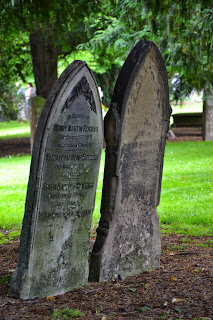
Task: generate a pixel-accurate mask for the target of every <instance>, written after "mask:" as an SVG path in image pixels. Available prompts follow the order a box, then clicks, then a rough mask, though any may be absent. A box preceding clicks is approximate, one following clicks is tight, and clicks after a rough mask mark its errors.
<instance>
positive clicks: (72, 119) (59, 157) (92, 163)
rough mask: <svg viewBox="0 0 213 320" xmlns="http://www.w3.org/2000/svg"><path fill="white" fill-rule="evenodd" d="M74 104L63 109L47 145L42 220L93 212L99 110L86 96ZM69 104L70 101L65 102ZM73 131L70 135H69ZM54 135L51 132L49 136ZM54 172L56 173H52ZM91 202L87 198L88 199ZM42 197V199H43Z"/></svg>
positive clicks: (76, 217) (97, 157)
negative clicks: (90, 199)
mask: <svg viewBox="0 0 213 320" xmlns="http://www.w3.org/2000/svg"><path fill="white" fill-rule="evenodd" d="M71 100H72V106H70V107H69V108H65V107H64V108H63V113H61V115H60V116H59V119H58V121H57V123H55V124H54V126H53V128H52V136H54V139H53V140H52V141H50V143H49V144H48V147H47V150H46V155H45V159H44V161H45V164H44V170H45V172H46V173H45V174H44V179H43V181H42V186H41V189H42V193H41V198H42V197H44V198H45V199H46V200H45V201H41V202H40V203H41V208H40V210H39V216H40V217H41V218H42V219H45V218H50V217H52V218H54V219H56V218H57V217H60V218H61V217H64V218H66V217H68V216H69V217H70V218H71V219H72V220H76V219H78V218H79V217H81V216H84V215H90V214H91V213H92V211H93V205H94V201H93V193H94V188H96V186H94V182H93V172H94V170H96V167H97V166H96V163H97V165H98V164H99V157H100V152H97V148H96V141H97V139H96V135H98V134H99V130H100V129H99V127H98V126H97V125H96V117H97V115H96V113H95V112H91V108H90V105H89V106H87V108H84V110H83V111H84V112H79V111H80V110H81V109H82V105H83V103H82V102H84V105H85V104H86V105H87V104H88V101H87V100H86V99H84V96H78V97H77V98H76V100H75V101H73V99H71ZM66 103H67V102H66ZM70 133H71V134H70ZM50 136H51V135H50ZM51 172H54V174H53V175H52V174H51ZM90 196H91V198H92V201H89V202H88V201H85V198H87V199H88V197H90ZM41 200H42V199H41Z"/></svg>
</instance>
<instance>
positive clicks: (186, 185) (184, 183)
mask: <svg viewBox="0 0 213 320" xmlns="http://www.w3.org/2000/svg"><path fill="white" fill-rule="evenodd" d="M158 213H159V216H160V224H161V227H162V228H163V229H164V230H167V231H169V232H179V233H180V232H181V233H187V234H189V235H195V234H196V235H207V234H208V235H213V142H212V141H199V142H179V143H167V145H166V150H165V159H164V171H163V181H162V189H161V202H160V206H159V207H158Z"/></svg>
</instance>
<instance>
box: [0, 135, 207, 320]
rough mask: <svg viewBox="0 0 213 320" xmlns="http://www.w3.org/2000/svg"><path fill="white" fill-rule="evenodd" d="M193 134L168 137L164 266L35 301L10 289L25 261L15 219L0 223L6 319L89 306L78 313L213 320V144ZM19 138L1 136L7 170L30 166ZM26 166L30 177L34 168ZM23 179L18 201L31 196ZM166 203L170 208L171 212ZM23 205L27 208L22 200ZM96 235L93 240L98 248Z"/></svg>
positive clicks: (0, 302) (62, 314)
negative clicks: (13, 225) (16, 296)
mask: <svg viewBox="0 0 213 320" xmlns="http://www.w3.org/2000/svg"><path fill="white" fill-rule="evenodd" d="M193 137H194V138H193V139H192V138H191V136H189V135H185V136H183V138H182V139H181V138H180V137H177V139H176V142H177V141H180V140H184V141H186V140H189V139H190V140H194V141H195V142H178V143H170V142H169V143H167V147H166V155H165V165H164V178H163V185H162V196H161V204H160V206H159V208H158V212H159V215H160V221H161V234H162V254H161V266H160V268H159V269H156V270H154V271H149V272H145V273H143V274H141V275H139V276H136V277H129V278H127V279H125V280H122V281H118V280H117V279H115V280H114V281H109V282H106V283H90V284H89V286H87V287H81V288H78V289H75V290H73V291H72V292H68V293H66V294H64V295H59V296H56V297H46V298H44V299H34V300H28V301H23V300H17V299H13V298H11V297H10V295H9V288H10V282H11V277H12V274H13V272H14V269H15V267H16V262H17V253H18V246H19V237H18V236H17V235H18V234H19V230H18V229H17V228H13V229H10V227H9V225H11V222H9V223H8V226H6V225H4V226H3V228H1V230H0V232H1V233H0V236H1V239H0V240H2V243H1V244H0V266H1V267H0V319H5V320H6V319H7V320H12V319H71V318H72V317H71V314H74V312H72V311H71V310H77V309H79V310H80V311H81V313H80V312H76V316H74V315H73V317H77V318H78V319H102V320H104V319H194V320H195V319H197V320H198V319H206V320H207V319H213V304H212V301H213V259H212V257H213V232H212V207H213V205H212V200H211V198H212V197H211V193H212V191H213V185H212V147H213V144H212V142H202V141H197V140H201V138H200V136H199V135H198V134H197V135H193ZM13 139H15V140H13ZM16 139H17V138H14V137H13V138H12V140H13V142H12V140H11V141H10V144H8V143H7V142H8V141H7V142H6V140H4V142H3V140H2V141H0V144H1V152H4V153H1V156H3V157H2V158H1V159H0V160H1V161H3V162H1V163H2V164H3V166H1V173H2V168H4V170H3V171H4V172H5V171H6V173H7V174H8V175H9V174H11V171H9V172H8V171H7V170H9V169H8V168H10V165H11V164H12V161H13V160H15V159H16V160H17V159H19V160H20V162H17V165H16V167H15V171H16V172H19V171H20V172H21V169H22V170H23V168H24V164H23V162H26V161H27V168H28V170H29V162H30V156H29V152H30V147H29V140H28V138H22V139H24V140H16ZM14 142H15V145H14ZM3 145H4V146H5V148H4V147H3V148H2V146H3ZM6 145H7V146H6ZM17 146H18V147H17ZM22 146H23V147H22ZM204 146H205V147H204ZM22 154H25V156H21V155H22ZM178 154H179V155H178ZM6 155H7V157H5V156H6ZM12 155H19V156H18V157H13V156H12ZM5 161H6V163H7V166H6V165H5ZM8 165H9V167H8ZM25 166H26V164H25ZM13 167H14V163H13ZM25 168H26V167H25ZM167 168H168V169H167ZM10 169H11V168H10ZM25 171H27V170H26V169H25ZM25 173H26V176H27V175H28V172H25ZM7 174H6V175H7ZM1 175H2V174H1ZM4 177H5V174H4ZM2 179H3V177H2ZM15 179H16V178H15ZM13 182H14V183H13V184H14V186H15V184H16V183H15V181H13ZM19 182H20V183H19V185H21V186H22V187H21V188H20V189H21V190H22V191H20V190H19V193H18V195H17V200H18V197H19V198H21V199H22V200H21V201H22V202H23V203H24V197H25V192H26V182H25V183H24V182H22V177H20V178H19ZM9 186H12V184H11V183H10V182H8V186H7V188H8V187H9ZM3 189H4V188H2V191H4V190H3ZM189 190H190V191H189ZM10 191H12V192H8V202H7V203H6V204H5V206H7V207H8V206H10V205H12V199H13V196H14V193H16V187H14V189H10ZM166 200H167V202H166ZM2 203H3V201H1V206H2ZM17 203H18V202H17ZM23 203H22V206H23ZM163 203H165V207H167V211H168V212H170V214H167V215H165V214H164V211H165V209H164V208H165V207H164V204H163ZM5 206H4V208H3V210H5ZM175 208H176V209H175ZM177 208H178V212H177V215H175V210H177ZM16 209H17V211H18V210H20V208H19V205H17V207H16ZM22 215H23V213H22ZM11 218H12V219H13V218H15V217H14V216H12V217H11ZM1 219H2V216H1ZM17 219H20V218H18V217H17ZM1 221H2V220H1ZM4 221H6V220H4ZM4 223H5V222H4ZM94 230H95V228H94ZM94 234H95V232H93V233H92V235H91V239H90V251H91V248H92V245H93V243H94ZM54 310H59V311H58V312H57V311H54Z"/></svg>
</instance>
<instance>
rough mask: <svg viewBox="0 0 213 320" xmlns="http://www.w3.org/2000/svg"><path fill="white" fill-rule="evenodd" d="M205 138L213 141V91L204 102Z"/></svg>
mask: <svg viewBox="0 0 213 320" xmlns="http://www.w3.org/2000/svg"><path fill="white" fill-rule="evenodd" d="M203 140H205V141H213V92H211V94H210V95H209V96H208V98H207V99H206V100H205V101H204V104H203Z"/></svg>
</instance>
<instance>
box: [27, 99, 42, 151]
mask: <svg viewBox="0 0 213 320" xmlns="http://www.w3.org/2000/svg"><path fill="white" fill-rule="evenodd" d="M28 104H29V118H30V146H31V152H32V149H33V142H34V138H35V132H36V128H37V125H38V120H39V118H40V115H41V112H42V109H43V107H44V104H45V99H44V98H43V97H40V96H31V97H30V99H29V100H28Z"/></svg>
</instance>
